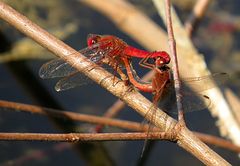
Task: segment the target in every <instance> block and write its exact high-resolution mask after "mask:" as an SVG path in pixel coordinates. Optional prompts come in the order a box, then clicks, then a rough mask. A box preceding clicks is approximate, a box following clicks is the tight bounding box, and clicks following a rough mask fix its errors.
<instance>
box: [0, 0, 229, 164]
mask: <svg viewBox="0 0 240 166" xmlns="http://www.w3.org/2000/svg"><path fill="white" fill-rule="evenodd" d="M0 17H1V18H2V19H4V20H5V21H7V22H8V23H10V24H11V25H13V26H14V27H16V28H17V29H19V30H20V31H21V32H23V33H25V34H26V35H28V36H29V37H31V38H32V39H34V40H35V41H37V42H38V43H39V44H41V45H42V46H44V47H46V48H47V49H49V50H50V51H51V52H53V53H55V54H56V55H57V56H59V57H61V58H63V59H65V60H66V61H67V62H68V63H69V64H71V65H73V66H74V67H75V68H77V69H78V70H79V71H83V70H84V69H86V68H87V67H90V66H91V67H92V65H94V64H93V63H91V62H89V61H87V60H86V58H84V57H82V56H81V55H80V54H79V53H76V54H75V55H76V56H66V55H69V54H71V53H74V52H75V50H74V49H72V48H70V47H69V46H67V45H66V44H64V43H63V42H61V41H59V40H57V39H56V38H55V37H53V36H51V35H50V34H49V33H47V32H46V31H44V30H43V29H41V28H40V27H38V26H37V25H36V24H34V23H32V22H31V21H30V20H28V19H27V18H26V17H24V16H22V15H21V14H19V13H18V12H16V11H15V10H13V9H12V8H11V7H9V6H8V5H6V4H4V3H3V2H0ZM76 62H79V63H76ZM84 73H85V74H86V75H87V76H88V77H90V78H91V79H93V80H94V81H96V82H98V83H101V82H102V80H104V79H105V78H108V77H109V73H108V72H106V71H104V70H102V69H100V68H98V69H94V70H91V71H89V70H85V71H84ZM117 81H118V80H117V79H116V82H117ZM102 86H103V87H104V88H106V89H107V90H108V91H110V92H111V93H113V94H115V95H116V96H117V97H119V98H121V99H122V100H123V101H125V102H126V103H128V105H129V106H131V107H132V108H134V109H135V110H136V111H138V112H139V113H140V114H141V115H143V116H144V115H145V114H146V113H147V111H148V110H149V109H150V108H151V102H149V101H148V100H146V99H145V98H144V97H143V96H142V95H140V94H139V93H137V92H131V93H130V92H128V93H126V92H127V90H128V87H125V86H124V84H123V83H121V82H120V83H118V84H116V85H114V86H113V84H112V81H107V80H105V81H104V82H103V83H102ZM148 115H149V116H145V117H146V118H148V120H150V119H151V117H152V115H151V114H150V113H148ZM155 116H156V118H155V121H154V124H155V125H156V126H158V127H159V128H161V129H163V131H169V130H171V129H172V128H173V127H174V126H175V125H176V121H175V120H174V119H172V118H171V117H169V116H168V115H167V114H165V113H164V112H160V110H159V109H158V111H156V112H155ZM178 135H179V134H178ZM180 135H181V137H180V138H181V139H180V140H179V141H178V144H179V145H180V146H181V147H183V148H184V149H186V150H187V151H189V152H190V153H192V154H193V155H195V156H196V157H197V158H198V159H200V160H201V161H203V162H204V163H205V164H207V165H209V164H212V165H213V164H215V165H216V164H218V165H228V163H227V162H226V161H225V160H224V159H222V158H221V157H220V156H219V155H217V154H216V153H215V152H213V151H212V150H211V149H210V148H208V147H207V146H206V145H205V144H203V143H202V142H201V141H200V140H198V139H197V138H196V137H195V136H194V135H193V134H192V133H191V132H190V131H189V130H187V129H182V130H181V131H180ZM196 147H197V148H196Z"/></svg>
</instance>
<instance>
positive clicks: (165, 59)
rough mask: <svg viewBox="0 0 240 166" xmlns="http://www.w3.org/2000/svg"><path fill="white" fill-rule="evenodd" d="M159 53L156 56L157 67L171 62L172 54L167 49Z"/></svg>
mask: <svg viewBox="0 0 240 166" xmlns="http://www.w3.org/2000/svg"><path fill="white" fill-rule="evenodd" d="M159 53H161V54H160V55H159V56H157V57H155V65H156V67H158V68H161V66H164V65H166V64H168V63H169V62H170V56H169V55H168V53H166V52H165V51H162V52H159Z"/></svg>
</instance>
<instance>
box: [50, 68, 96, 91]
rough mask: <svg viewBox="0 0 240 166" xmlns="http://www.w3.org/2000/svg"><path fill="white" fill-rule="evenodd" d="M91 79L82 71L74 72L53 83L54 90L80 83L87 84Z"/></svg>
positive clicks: (79, 84) (65, 88) (72, 86)
mask: <svg viewBox="0 0 240 166" xmlns="http://www.w3.org/2000/svg"><path fill="white" fill-rule="evenodd" d="M90 83H92V81H91V80H90V79H89V78H88V77H87V76H85V75H84V74H82V73H79V72H75V73H73V74H71V75H69V76H66V77H64V78H62V79H60V80H59V81H58V82H57V84H56V85H55V90H56V91H63V90H68V89H71V88H75V87H77V86H81V85H87V84H90Z"/></svg>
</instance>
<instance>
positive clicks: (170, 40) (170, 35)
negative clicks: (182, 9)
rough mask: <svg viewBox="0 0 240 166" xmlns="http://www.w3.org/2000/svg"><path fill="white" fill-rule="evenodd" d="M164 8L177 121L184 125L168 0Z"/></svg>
mask: <svg viewBox="0 0 240 166" xmlns="http://www.w3.org/2000/svg"><path fill="white" fill-rule="evenodd" d="M165 10H166V20H167V22H166V23H167V31H168V42H169V48H170V52H171V59H172V64H173V66H172V69H173V79H174V87H175V91H176V102H177V109H178V121H179V122H180V124H182V125H184V126H185V125H186V124H185V121H184V115H183V105H182V92H181V81H180V76H179V67H178V60H177V50H176V41H175V38H174V33H173V27H172V17H171V2H170V0H165Z"/></svg>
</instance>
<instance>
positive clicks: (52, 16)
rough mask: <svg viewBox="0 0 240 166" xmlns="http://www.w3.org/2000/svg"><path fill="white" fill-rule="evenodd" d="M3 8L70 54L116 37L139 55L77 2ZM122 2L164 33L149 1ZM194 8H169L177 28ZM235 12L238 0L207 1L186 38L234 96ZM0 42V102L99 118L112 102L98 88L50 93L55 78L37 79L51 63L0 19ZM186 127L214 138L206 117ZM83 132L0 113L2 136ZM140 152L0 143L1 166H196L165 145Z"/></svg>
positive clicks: (239, 22) (183, 4) (133, 146)
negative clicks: (225, 76)
mask: <svg viewBox="0 0 240 166" xmlns="http://www.w3.org/2000/svg"><path fill="white" fill-rule="evenodd" d="M4 2H6V3H7V4H9V5H11V6H12V7H13V8H15V9H16V10H17V11H19V12H20V13H22V14H24V15H25V16H27V17H28V18H29V19H30V20H32V21H33V22H35V23H36V24H38V25H40V26H41V27H43V28H44V29H46V30H47V31H48V32H50V33H51V34H54V35H55V36H57V37H58V38H60V39H61V40H63V41H64V42H66V43H67V44H68V45H70V46H71V47H73V48H75V49H76V50H80V49H82V48H84V47H86V37H87V35H88V34H89V33H95V34H111V35H115V36H117V37H119V38H121V39H123V40H124V41H126V42H127V43H128V44H130V45H132V46H135V47H137V48H141V49H144V48H143V47H142V46H141V45H140V44H138V43H137V42H135V41H134V40H133V39H132V38H131V37H129V36H128V35H127V34H125V33H124V32H122V31H121V30H120V29H119V28H118V27H117V26H116V24H114V23H113V22H112V21H111V20H110V19H109V18H107V17H106V16H104V15H102V14H101V13H99V12H98V11H96V10H95V9H93V8H92V7H91V6H90V5H87V3H82V1H81V0H51V1H47V0H43V1H28V0H21V1H19V0H5V1H4ZM128 3H130V4H132V5H133V6H134V7H135V8H137V9H138V10H140V11H141V12H142V13H144V14H145V15H147V17H149V18H151V19H152V20H153V21H155V23H157V24H158V25H159V26H161V27H162V28H163V29H164V28H165V27H164V26H163V22H162V20H161V18H160V17H159V15H158V13H157V11H156V9H155V7H154V4H153V3H152V1H147V0H138V1H137V0H129V1H128ZM195 3H196V0H194V1H193V0H184V1H175V0H174V1H173V4H174V7H175V9H176V11H177V14H178V15H179V17H180V18H181V21H182V22H183V23H184V22H185V21H186V20H187V19H188V18H189V16H190V14H191V12H192V9H193V7H194V4H195ZM239 5H240V2H239V1H238V0H229V1H224V0H219V1H211V3H210V4H209V6H208V9H207V11H206V13H205V16H204V17H203V19H202V21H201V22H200V23H199V25H198V26H197V29H196V30H195V31H194V32H193V34H192V41H193V44H194V45H195V46H196V48H197V49H198V51H199V52H200V53H202V54H204V58H205V60H206V63H207V66H208V68H209V70H210V71H211V72H226V73H229V74H230V76H231V77H230V78H229V80H227V82H226V85H225V86H227V87H229V88H231V89H232V90H233V91H234V92H235V95H236V96H238V97H239V96H240V86H239V85H240V79H239V78H240V77H239V76H240V65H239V62H240V50H239V46H240V40H239V39H240V33H239V32H240V31H239V30H240V13H239ZM116 8H117V6H116ZM146 30H147V28H146ZM143 33H144V32H143ZM0 41H1V42H0V76H1V77H0V99H1V100H7V101H13V102H19V103H26V104H34V105H39V106H45V107H49V108H56V109H61V110H68V111H72V112H79V113H86V114H93V115H100V116H101V115H102V114H104V112H105V111H106V110H107V109H108V108H109V107H110V106H111V105H112V104H113V103H114V102H115V101H116V99H117V98H116V97H115V96H113V95H112V94H110V93H109V92H107V91H106V90H104V89H103V88H101V87H100V86H99V85H96V84H89V85H87V86H84V87H83V86H82V87H77V88H74V89H71V90H68V91H63V92H56V91H55V90H54V86H55V83H56V82H57V79H49V80H42V79H41V78H40V77H39V75H38V70H39V68H40V67H41V65H42V64H44V63H45V62H47V61H49V60H50V59H52V58H55V57H54V55H52V54H51V53H50V52H48V51H47V50H46V49H44V48H42V47H41V46H39V45H38V44H36V43H35V42H34V41H32V40H31V39H29V38H28V37H26V36H24V35H22V34H21V33H19V32H18V31H17V30H16V29H15V28H13V27H11V26H9V25H8V24H7V23H6V22H4V21H3V20H0ZM161 42H163V43H167V41H161ZM135 70H137V71H138V73H139V75H143V74H144V73H146V72H147V70H145V69H142V68H141V67H139V66H138V65H135ZM146 96H147V97H151V95H146ZM103 99H104V100H103ZM150 99H151V98H150ZM117 118H120V119H125V120H132V121H137V122H141V121H142V120H143V118H142V117H141V116H140V115H138V114H137V113H136V112H135V111H133V110H132V109H130V108H129V107H125V108H124V109H123V110H122V111H120V113H119V114H118V117H117ZM186 120H187V124H188V126H189V128H190V129H192V130H195V131H199V132H203V133H208V134H212V135H216V136H220V135H219V130H218V128H217V127H216V124H215V123H216V122H215V119H214V118H212V116H211V115H210V113H209V112H208V111H207V110H206V111H198V112H193V113H189V114H186ZM92 126H93V125H92ZM89 127H91V125H88V124H85V123H79V122H73V121H69V120H56V119H55V120H53V119H51V118H48V117H46V116H39V115H34V114H29V113H25V112H17V111H10V110H8V109H6V108H0V131H1V132H34V133H61V132H83V131H84V132H86V129H88V128H89ZM121 131H123V132H124V130H121V129H118V128H112V127H106V128H105V129H104V132H121ZM142 147H143V141H118V142H111V141H109V142H97V143H96V142H95V143H79V144H67V143H58V142H55V143H53V142H27V141H26V142H17V141H1V142H0V165H35V166H36V165H66V164H67V165H156V164H158V165H160V164H162V165H182V164H184V165H202V163H201V162H200V161H198V160H197V159H196V158H195V157H193V156H191V155H190V154H189V153H187V152H185V151H184V150H183V149H181V148H179V147H178V146H176V145H175V144H173V143H170V142H164V141H156V142H155V143H154V146H152V147H151V148H150V149H149V151H148V152H146V154H145V156H144V158H141V157H140V155H141V151H142ZM210 147H211V148H213V149H214V150H215V151H216V152H217V153H219V154H220V155H221V156H222V157H223V158H225V159H226V160H227V161H229V162H230V163H231V164H233V165H237V163H239V158H238V154H236V153H234V152H231V151H229V150H225V149H221V148H218V147H215V146H211V145H210Z"/></svg>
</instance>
